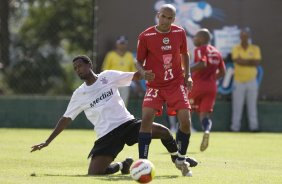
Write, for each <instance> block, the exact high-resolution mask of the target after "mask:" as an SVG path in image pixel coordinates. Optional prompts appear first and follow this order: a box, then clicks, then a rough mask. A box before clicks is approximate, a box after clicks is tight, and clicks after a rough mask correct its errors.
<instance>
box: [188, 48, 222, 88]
mask: <svg viewBox="0 0 282 184" xmlns="http://www.w3.org/2000/svg"><path fill="white" fill-rule="evenodd" d="M194 56H195V63H197V62H206V63H207V67H206V68H204V69H202V70H199V71H195V72H193V74H192V79H193V82H194V86H193V88H197V87H199V88H201V89H203V90H205V89H206V90H207V89H208V88H210V89H214V90H216V70H217V69H220V68H225V64H224V61H223V59H222V57H221V54H220V52H219V51H218V50H217V49H216V48H215V47H213V46H212V45H203V46H200V47H197V48H196V49H195V53H194Z"/></svg>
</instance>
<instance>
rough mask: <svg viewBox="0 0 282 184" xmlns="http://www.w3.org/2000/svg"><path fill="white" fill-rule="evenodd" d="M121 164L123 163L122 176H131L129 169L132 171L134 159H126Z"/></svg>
mask: <svg viewBox="0 0 282 184" xmlns="http://www.w3.org/2000/svg"><path fill="white" fill-rule="evenodd" d="M121 163H122V170H120V171H121V174H129V173H130V171H129V169H130V166H131V164H132V163H133V159H132V158H130V157H129V158H126V159H125V160H124V161H122V162H121Z"/></svg>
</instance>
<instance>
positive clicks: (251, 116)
mask: <svg viewBox="0 0 282 184" xmlns="http://www.w3.org/2000/svg"><path fill="white" fill-rule="evenodd" d="M249 33H250V32H249V29H242V30H241V33H240V39H241V43H240V44H239V45H236V46H235V47H234V48H233V49H232V59H233V62H234V90H233V92H232V124H231V127H230V129H231V131H234V132H238V131H240V128H241V118H242V113H243V109H244V103H245V102H246V104H247V113H248V120H249V129H250V131H252V132H257V131H259V124H258V117H257V98H258V83H257V80H256V75H257V66H258V64H259V62H260V60H261V53H260V48H259V47H258V46H257V45H253V44H251V43H249V36H250V35H249Z"/></svg>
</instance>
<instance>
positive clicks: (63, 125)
mask: <svg viewBox="0 0 282 184" xmlns="http://www.w3.org/2000/svg"><path fill="white" fill-rule="evenodd" d="M70 122H71V119H70V118H66V117H62V118H61V119H60V120H59V121H58V123H57V125H56V127H55V129H54V130H53V132H52V133H51V135H50V136H49V138H48V139H47V140H46V141H45V142H43V143H40V144H36V145H34V146H32V147H31V151H30V152H34V151H37V150H41V149H42V148H44V147H46V146H48V145H49V144H50V143H51V142H52V140H53V139H55V137H57V135H59V134H60V133H61V132H62V131H63V130H64V129H65V128H66V127H67V126H68V125H69V123H70Z"/></svg>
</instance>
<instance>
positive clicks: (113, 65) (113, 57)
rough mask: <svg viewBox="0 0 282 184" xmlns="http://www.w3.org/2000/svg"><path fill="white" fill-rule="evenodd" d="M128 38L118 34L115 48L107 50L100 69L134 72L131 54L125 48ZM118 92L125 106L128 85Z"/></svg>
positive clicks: (127, 96) (128, 89) (128, 94)
mask: <svg viewBox="0 0 282 184" xmlns="http://www.w3.org/2000/svg"><path fill="white" fill-rule="evenodd" d="M127 45H128V40H127V38H126V36H119V37H118V38H117V40H116V48H115V50H112V51H109V52H108V53H107V54H106V56H105V59H104V62H103V66H102V70H103V71H104V70H118V71H123V72H135V71H136V68H135V63H134V57H133V54H132V53H131V52H130V51H128V50H127ZM119 93H120V96H121V98H122V99H123V101H124V104H125V106H127V104H128V98H129V96H130V86H126V87H120V88H119Z"/></svg>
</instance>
